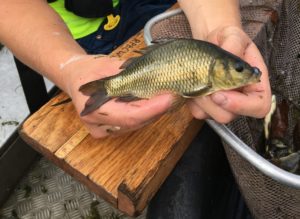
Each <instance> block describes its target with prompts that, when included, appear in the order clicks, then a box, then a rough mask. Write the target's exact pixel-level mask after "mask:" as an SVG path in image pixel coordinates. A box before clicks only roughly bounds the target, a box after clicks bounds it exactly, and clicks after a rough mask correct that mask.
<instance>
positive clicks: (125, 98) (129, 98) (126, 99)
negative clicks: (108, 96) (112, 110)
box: [116, 94, 143, 102]
mask: <svg viewBox="0 0 300 219" xmlns="http://www.w3.org/2000/svg"><path fill="white" fill-rule="evenodd" d="M142 99H143V98H140V97H137V96H133V95H131V94H128V95H126V96H121V97H118V98H117V99H116V102H133V101H138V100H142Z"/></svg>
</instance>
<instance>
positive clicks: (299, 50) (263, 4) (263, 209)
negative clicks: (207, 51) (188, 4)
mask: <svg viewBox="0 0 300 219" xmlns="http://www.w3.org/2000/svg"><path fill="white" fill-rule="evenodd" d="M240 5H241V11H242V22H243V27H244V29H245V31H246V32H247V33H248V34H249V36H250V37H251V38H252V39H253V41H254V42H255V43H256V45H257V46H258V48H259V49H260V51H261V53H262V55H263V57H264V59H265V62H266V64H267V65H268V68H269V73H270V81H271V87H272V91H273V94H275V95H276V99H277V101H278V102H282V101H283V100H285V101H287V102H288V103H289V109H288V129H287V132H286V133H285V141H286V142H287V143H288V144H290V145H293V132H294V128H295V126H296V124H297V122H298V121H299V119H297V118H298V117H299V113H297V112H296V111H299V106H298V105H299V104H300V95H299V94H300V65H299V61H300V37H299V36H300V16H299V13H300V2H299V1H297V0H286V1H282V0H273V1H267V0H257V1H255V0H252V1H251V0H250V1H249V0H248V1H247V0H241V1H240ZM150 35H151V37H152V39H154V40H155V39H160V38H174V37H175V38H176V37H178V38H182V37H183V38H190V37H192V34H191V30H190V28H189V25H188V21H187V19H186V17H185V15H184V14H183V13H182V12H181V13H179V14H175V15H173V16H171V17H169V18H165V19H162V20H160V21H159V22H156V23H155V24H154V25H152V27H151V29H150ZM297 115H298V117H297ZM227 126H228V127H229V128H230V130H231V131H233V132H234V133H235V135H237V136H238V137H239V138H240V139H241V140H242V141H243V142H244V143H246V144H247V145H248V146H249V147H251V148H252V149H254V150H255V151H256V152H257V153H258V154H261V152H262V151H264V150H265V149H261V146H262V145H264V140H263V139H264V120H263V119H254V118H249V117H240V118H238V119H236V120H234V121H233V122H232V123H230V124H228V125H227ZM224 147H225V151H226V154H227V157H228V160H229V162H230V165H231V168H232V171H233V173H234V175H235V178H236V181H237V183H238V185H239V187H240V190H241V192H242V194H243V196H244V198H245V200H246V203H247V205H248V207H249V209H250V211H251V213H252V215H253V216H254V217H255V218H262V219H266V218H272V219H276V218H300V190H299V189H295V188H293V187H290V186H288V185H285V184H282V183H279V182H277V181H275V180H274V179H272V178H270V177H268V176H266V175H264V174H263V173H261V172H260V171H259V170H257V169H256V168H255V167H254V166H253V165H251V164H250V163H249V162H248V161H246V160H245V159H244V158H243V157H241V156H240V155H239V154H238V153H237V152H235V151H234V150H233V149H232V147H231V146H230V145H228V144H225V143H224ZM298 150H300V149H299V148H298Z"/></svg>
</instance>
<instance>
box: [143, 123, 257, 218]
mask: <svg viewBox="0 0 300 219" xmlns="http://www.w3.org/2000/svg"><path fill="white" fill-rule="evenodd" d="M147 218H149V219H250V218H251V216H250V213H249V211H248V209H247V207H246V205H245V203H244V201H243V198H242V196H241V194H240V192H239V190H238V187H237V185H236V183H235V180H234V177H233V175H232V172H231V170H230V167H229V164H228V161H227V158H226V155H225V151H224V149H223V145H222V143H221V140H220V138H219V137H218V135H217V134H216V133H215V132H214V131H213V130H212V129H211V128H210V127H209V126H208V125H204V126H203V128H202V129H201V130H200V132H199V133H198V135H197V137H196V138H195V139H194V140H193V142H192V144H191V145H190V146H189V148H188V149H187V151H186V152H185V153H184V155H183V157H182V158H181V159H180V161H179V162H178V163H177V165H176V166H175V168H174V170H173V171H172V173H171V174H170V175H169V176H168V178H167V179H166V181H165V182H164V184H163V185H162V186H161V188H160V190H159V191H158V192H157V194H156V195H155V197H154V198H153V199H152V201H151V202H150V205H149V208H148V215H147Z"/></svg>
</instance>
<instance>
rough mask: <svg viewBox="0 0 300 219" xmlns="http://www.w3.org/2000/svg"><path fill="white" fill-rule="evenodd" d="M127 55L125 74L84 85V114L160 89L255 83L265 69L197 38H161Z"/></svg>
mask: <svg viewBox="0 0 300 219" xmlns="http://www.w3.org/2000/svg"><path fill="white" fill-rule="evenodd" d="M138 52H139V53H140V54H141V55H140V56H136V57H133V58H130V59H128V60H127V61H125V62H124V64H123V65H122V66H121V67H120V69H122V70H121V72H120V73H119V74H117V75H114V76H109V77H106V78H102V79H99V80H95V81H91V82H88V83H86V84H84V85H82V86H80V88H79V91H80V92H82V94H83V95H86V96H89V99H88V100H87V101H86V103H85V107H84V109H83V111H82V112H81V113H80V115H81V116H85V115H87V114H89V113H91V112H93V111H95V110H96V109H98V108H99V107H101V106H102V105H103V104H105V103H106V102H108V101H110V100H112V99H114V98H115V99H116V101H121V102H130V101H137V100H140V99H149V98H151V97H153V96H155V95H159V94H162V93H172V94H174V95H176V96H179V97H182V98H195V97H199V96H206V95H209V94H212V93H214V92H216V91H219V90H230V89H235V88H239V87H242V86H246V85H249V84H253V83H257V82H259V81H260V77H261V71H260V70H259V69H258V68H257V67H252V66H251V65H250V64H248V63H247V62H245V61H243V60H242V59H241V58H239V57H237V56H235V55H233V54H231V53H230V52H228V51H226V50H224V49H222V48H220V47H219V46H217V45H215V44H213V43H210V42H207V41H202V40H196V39H162V40H157V41H155V42H153V44H152V45H150V46H148V47H146V48H143V49H141V50H139V51H138Z"/></svg>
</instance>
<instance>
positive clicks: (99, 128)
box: [87, 124, 113, 138]
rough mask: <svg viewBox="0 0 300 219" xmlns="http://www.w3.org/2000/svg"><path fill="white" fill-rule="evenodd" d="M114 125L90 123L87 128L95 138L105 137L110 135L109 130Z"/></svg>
mask: <svg viewBox="0 0 300 219" xmlns="http://www.w3.org/2000/svg"><path fill="white" fill-rule="evenodd" d="M112 127H113V126H111V125H103V124H98V125H96V124H89V125H87V128H88V130H89V133H90V134H91V136H92V137H93V138H103V137H106V136H108V135H110V132H109V131H108V130H110V129H112Z"/></svg>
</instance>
